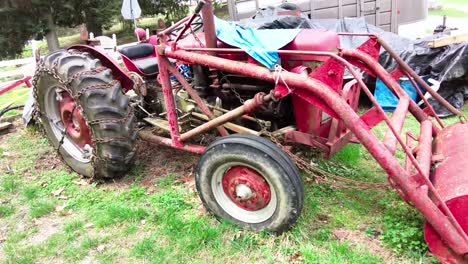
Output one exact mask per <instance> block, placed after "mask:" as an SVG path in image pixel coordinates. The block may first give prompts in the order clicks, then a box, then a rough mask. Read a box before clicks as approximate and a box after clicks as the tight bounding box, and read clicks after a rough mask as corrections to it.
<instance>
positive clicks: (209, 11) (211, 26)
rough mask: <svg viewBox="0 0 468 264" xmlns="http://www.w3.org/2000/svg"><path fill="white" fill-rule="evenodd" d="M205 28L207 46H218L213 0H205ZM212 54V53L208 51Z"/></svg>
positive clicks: (203, 16)
mask: <svg viewBox="0 0 468 264" xmlns="http://www.w3.org/2000/svg"><path fill="white" fill-rule="evenodd" d="M201 12H202V18H203V30H204V31H205V43H206V47H207V48H216V41H217V39H216V29H215V23H214V15H213V3H212V0H205V5H204V6H203V8H202V10H201ZM208 54H210V55H212V54H211V53H208Z"/></svg>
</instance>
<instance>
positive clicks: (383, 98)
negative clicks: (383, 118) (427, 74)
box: [374, 78, 427, 112]
mask: <svg viewBox="0 0 468 264" xmlns="http://www.w3.org/2000/svg"><path fill="white" fill-rule="evenodd" d="M424 79H427V78H424ZM398 84H400V86H401V87H402V88H403V90H405V92H406V93H407V94H408V95H409V97H410V98H411V99H412V100H413V101H415V102H416V100H418V92H417V91H416V89H414V86H413V84H412V83H411V81H410V80H408V79H400V80H398ZM419 90H421V91H422V93H423V94H424V93H425V91H424V90H423V89H422V88H421V87H419ZM374 96H375V99H376V100H377V102H378V103H379V105H380V106H382V108H383V110H384V111H385V112H393V111H394V110H395V108H396V106H397V104H398V98H397V97H396V96H395V95H394V94H393V93H392V92H391V91H390V89H388V87H387V86H386V85H385V84H384V83H383V82H382V80H380V79H377V82H376V83H375V92H374Z"/></svg>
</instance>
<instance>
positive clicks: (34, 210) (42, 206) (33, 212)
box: [29, 199, 55, 218]
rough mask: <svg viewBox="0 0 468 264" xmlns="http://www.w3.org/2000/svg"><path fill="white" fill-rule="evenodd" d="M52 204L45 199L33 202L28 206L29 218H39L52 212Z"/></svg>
mask: <svg viewBox="0 0 468 264" xmlns="http://www.w3.org/2000/svg"><path fill="white" fill-rule="evenodd" d="M54 209H55V206H54V204H53V203H52V202H51V201H49V200H46V199H41V200H38V201H34V202H32V203H31V204H30V205H29V215H30V216H31V218H39V217H42V216H44V215H47V214H49V213H50V212H52V211H54Z"/></svg>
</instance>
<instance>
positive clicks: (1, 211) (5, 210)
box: [0, 205, 15, 218]
mask: <svg viewBox="0 0 468 264" xmlns="http://www.w3.org/2000/svg"><path fill="white" fill-rule="evenodd" d="M14 212H15V209H14V208H13V207H12V206H10V205H0V218H4V217H8V216H10V215H12V214H13V213H14Z"/></svg>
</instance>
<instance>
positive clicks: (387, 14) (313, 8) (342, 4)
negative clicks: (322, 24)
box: [228, 0, 427, 33]
mask: <svg viewBox="0 0 468 264" xmlns="http://www.w3.org/2000/svg"><path fill="white" fill-rule="evenodd" d="M286 2H287V3H293V4H296V5H297V6H299V7H300V9H301V11H302V12H303V13H304V14H306V15H307V16H308V17H309V18H312V19H321V18H344V17H364V18H365V19H366V21H367V22H368V23H369V24H372V25H376V26H378V27H380V28H382V29H384V30H386V31H391V32H394V33H398V26H399V25H401V24H407V23H411V22H416V21H420V20H423V19H425V18H426V17H427V0H290V1H285V0H228V8H229V15H230V17H231V20H234V21H239V20H243V19H246V18H249V17H251V16H252V15H254V14H255V13H256V11H257V10H258V9H260V8H265V7H268V6H278V5H280V4H282V3H286Z"/></svg>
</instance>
